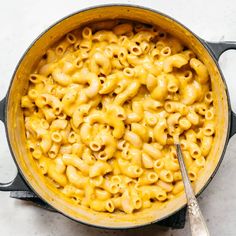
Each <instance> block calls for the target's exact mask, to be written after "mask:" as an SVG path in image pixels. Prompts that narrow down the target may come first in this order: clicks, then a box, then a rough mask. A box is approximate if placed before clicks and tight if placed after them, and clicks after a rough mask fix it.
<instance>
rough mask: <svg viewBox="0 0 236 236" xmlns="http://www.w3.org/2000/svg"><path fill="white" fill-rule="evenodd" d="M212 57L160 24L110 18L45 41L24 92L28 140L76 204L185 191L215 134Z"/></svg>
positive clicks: (132, 202) (98, 205)
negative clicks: (202, 56) (207, 59)
mask: <svg viewBox="0 0 236 236" xmlns="http://www.w3.org/2000/svg"><path fill="white" fill-rule="evenodd" d="M210 83H211V80H210V75H209V73H208V70H207V67H206V66H205V65H204V64H203V62H202V61H200V60H199V59H198V58H197V57H196V55H195V54H194V53H193V52H192V51H191V50H188V49H186V45H183V44H182V43H181V41H180V40H178V39H177V38H174V37H173V36H171V35H169V34H168V33H166V32H164V31H163V30H161V29H157V28H156V27H155V26H152V27H147V26H146V25H144V24H140V23H135V22H130V21H121V22H120V23H119V21H104V22H100V23H97V24H94V25H93V24H91V25H89V26H87V27H84V28H83V29H82V30H75V31H74V32H71V33H68V34H67V35H66V36H65V37H64V39H62V40H61V41H60V42H59V43H57V44H56V45H55V46H53V47H52V48H50V49H48V50H47V52H46V54H45V56H44V57H43V58H42V60H41V61H40V62H39V64H38V67H37V68H36V70H35V71H33V73H32V74H31V75H30V76H29V88H28V91H27V93H26V94H25V95H24V96H23V97H22V99H21V107H22V109H23V112H24V117H25V128H26V138H27V144H26V145H27V148H28V150H29V152H30V153H31V155H32V157H33V159H34V160H35V162H36V164H37V166H38V169H39V171H40V173H41V174H42V175H44V176H45V178H47V180H48V181H50V183H51V184H52V185H54V186H55V187H57V188H58V189H59V190H61V192H62V194H63V195H64V196H65V197H66V198H68V199H70V200H71V202H72V203H73V204H80V205H83V206H85V207H89V208H91V209H92V210H94V211H99V212H109V213H112V212H115V211H117V210H120V211H123V212H125V213H127V214H130V213H133V212H135V211H140V210H142V209H145V208H148V207H151V206H152V205H153V204H155V202H159V204H160V203H161V202H166V201H169V200H171V199H172V198H173V197H174V196H175V195H178V194H180V193H181V192H183V188H184V187H183V182H182V176H181V173H180V170H179V164H178V161H177V158H176V151H175V148H174V145H173V144H174V142H175V141H176V140H179V141H180V144H181V147H182V150H183V156H184V160H185V164H186V167H187V169H188V173H189V176H190V180H191V181H196V180H197V179H198V175H199V173H200V171H201V169H202V168H204V166H205V165H206V162H207V156H208V154H209V153H210V151H211V146H212V144H213V142H214V135H215V132H216V129H215V125H216V124H215V121H214V117H215V110H214V94H213V92H212V91H211V84H210Z"/></svg>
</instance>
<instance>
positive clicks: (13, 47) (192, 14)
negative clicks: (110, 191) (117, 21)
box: [0, 0, 236, 236]
mask: <svg viewBox="0 0 236 236" xmlns="http://www.w3.org/2000/svg"><path fill="white" fill-rule="evenodd" d="M190 2H191V3H190ZM102 3H130V4H131V3H134V4H138V5H143V6H148V7H151V8H154V9H156V10H159V11H161V12H163V13H166V14H168V15H170V16H172V17H174V18H175V19H177V20H178V21H180V22H182V23H183V24H185V25H186V26H187V27H189V28H190V29H192V31H193V32H195V33H196V34H198V35H199V36H200V37H202V38H204V39H206V40H211V41H219V40H236V30H235V25H236V14H235V12H236V2H235V0H228V1H220V0H214V1H213V0H208V1H206V0H198V1H188V0H175V1H166V0H159V1H155V0H145V1H141V0H136V1H135V0H133V1H131V0H130V1H124V0H123V1H105V0H97V1H95V0H90V1H82V0H77V1H75V0H66V1H65V0H50V1H49V0H40V1H30V0H21V1H17V0H8V1H4V0H1V1H0V29H1V36H0V88H1V89H0V98H3V97H4V95H5V94H6V92H7V88H8V86H9V82H10V78H11V75H12V73H13V70H14V68H15V66H16V64H17V62H18V60H19V59H20V57H21V55H22V54H23V52H24V51H25V50H26V48H27V47H28V46H29V44H30V43H31V42H32V40H33V39H34V38H36V37H37V35H39V34H40V33H41V32H42V31H43V30H45V29H46V28H47V26H49V25H51V24H52V23H54V22H55V21H57V20H59V19H60V18H62V17H64V16H66V15H68V14H70V13H72V12H75V11H77V10H80V9H82V8H85V7H88V6H93V5H99V4H102ZM235 63H236V53H235V52H233V51H228V52H227V53H225V54H224V55H222V57H221V58H220V66H221V68H222V70H223V73H224V74H225V77H226V80H227V83H228V85H229V90H230V94H231V100H232V106H233V108H234V110H235V111H236V82H235V80H234V79H235V78H234V77H236V71H235V66H234V65H235ZM0 136H1V142H0V150H1V151H0V152H1V154H0V179H1V181H5V182H7V181H9V180H10V179H12V178H13V177H14V176H15V173H16V169H15V166H14V164H13V161H12V159H11V156H10V153H9V150H8V147H7V143H6V138H5V134H4V129H3V125H2V124H1V125H0ZM235 155H236V137H233V138H232V139H231V140H230V142H229V145H228V148H227V152H226V154H225V158H224V160H223V162H222V164H221V166H220V168H219V171H218V172H217V174H216V176H215V178H214V179H213V181H212V182H211V183H210V185H209V186H208V188H207V189H206V190H205V191H204V193H203V194H202V195H201V196H200V198H199V203H200V205H201V208H202V211H203V214H204V216H205V218H206V220H207V224H208V226H209V229H210V232H211V235H214V236H221V235H225V236H234V235H236V225H235V222H236V190H235V187H234V180H235V179H236V171H235V167H236V158H235ZM0 235H1V236H13V235H18V236H25V235H30V236H31V235H38V236H54V235H57V236H65V235H66V236H75V235H76V236H80V235H85V236H93V235H100V236H102V235H125V236H131V235H136V236H141V235H146V236H149V235H152V236H154V235H163V236H171V235H172V236H180V235H181V236H182V235H190V231H189V226H188V223H187V224H186V227H185V228H184V229H183V230H171V229H165V228H161V227H158V226H150V227H147V228H145V229H142V230H130V231H107V230H99V229H94V228H91V227H87V226H84V225H81V224H78V223H76V222H73V221H71V220H69V219H67V218H65V217H63V216H61V215H59V214H55V213H51V212H47V211H45V210H42V209H39V208H36V207H33V206H31V205H30V204H28V203H25V202H21V201H18V200H13V199H10V198H9V193H0Z"/></svg>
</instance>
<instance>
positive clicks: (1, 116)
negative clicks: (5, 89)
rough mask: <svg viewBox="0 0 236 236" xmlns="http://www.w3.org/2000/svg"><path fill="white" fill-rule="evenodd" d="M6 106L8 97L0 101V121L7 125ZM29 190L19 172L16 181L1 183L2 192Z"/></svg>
mask: <svg viewBox="0 0 236 236" xmlns="http://www.w3.org/2000/svg"><path fill="white" fill-rule="evenodd" d="M5 106H6V97H5V98H3V99H2V100H1V101H0V120H1V121H2V122H3V123H4V125H6V123H5ZM27 190H29V188H28V186H27V185H26V183H25V182H24V180H23V179H22V177H21V175H20V173H19V172H18V173H17V175H16V177H15V179H14V180H12V181H11V182H9V183H0V191H27Z"/></svg>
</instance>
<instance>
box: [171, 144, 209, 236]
mask: <svg viewBox="0 0 236 236" xmlns="http://www.w3.org/2000/svg"><path fill="white" fill-rule="evenodd" d="M175 146H176V149H177V157H178V161H179V165H180V170H181V174H182V179H183V183H184V189H185V194H186V198H187V206H188V214H189V220H190V228H191V232H192V236H210V234H209V231H208V229H207V225H206V222H205V220H204V218H203V215H202V212H201V210H200V208H199V205H198V202H197V199H196V197H195V194H194V192H193V189H192V186H191V183H190V181H189V178H188V174H187V171H186V167H185V164H184V160H183V155H182V151H181V147H180V145H179V144H175Z"/></svg>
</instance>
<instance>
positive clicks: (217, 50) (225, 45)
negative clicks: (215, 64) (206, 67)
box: [205, 41, 236, 137]
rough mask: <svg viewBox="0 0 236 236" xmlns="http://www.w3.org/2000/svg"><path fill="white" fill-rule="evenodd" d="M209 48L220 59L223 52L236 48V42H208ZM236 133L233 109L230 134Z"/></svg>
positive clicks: (235, 118) (235, 115) (235, 116)
mask: <svg viewBox="0 0 236 236" xmlns="http://www.w3.org/2000/svg"><path fill="white" fill-rule="evenodd" d="M205 43H206V44H207V46H208V48H209V49H210V51H211V52H212V54H213V56H214V57H215V59H216V60H217V61H218V60H219V58H220V56H221V54H222V53H223V52H225V51H227V50H230V49H236V42H233V41H225V42H207V41H205ZM235 133H236V114H235V113H234V112H233V111H231V127H230V134H229V136H230V137H232V136H233V135H234V134H235Z"/></svg>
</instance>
